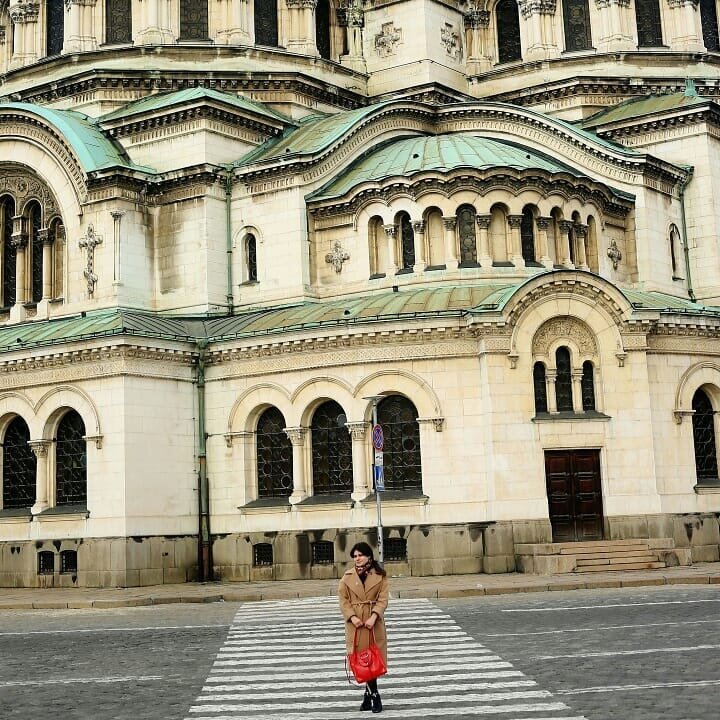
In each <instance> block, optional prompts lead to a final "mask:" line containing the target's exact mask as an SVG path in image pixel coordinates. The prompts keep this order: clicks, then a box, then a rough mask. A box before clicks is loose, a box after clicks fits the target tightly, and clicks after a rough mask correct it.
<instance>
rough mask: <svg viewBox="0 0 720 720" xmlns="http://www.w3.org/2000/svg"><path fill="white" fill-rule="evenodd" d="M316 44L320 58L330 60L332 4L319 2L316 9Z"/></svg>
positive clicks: (324, 1)
mask: <svg viewBox="0 0 720 720" xmlns="http://www.w3.org/2000/svg"><path fill="white" fill-rule="evenodd" d="M315 42H316V44H317V49H318V52H319V53H320V57H322V58H325V59H326V60H329V59H330V2H329V0H318V4H317V8H316V9H315Z"/></svg>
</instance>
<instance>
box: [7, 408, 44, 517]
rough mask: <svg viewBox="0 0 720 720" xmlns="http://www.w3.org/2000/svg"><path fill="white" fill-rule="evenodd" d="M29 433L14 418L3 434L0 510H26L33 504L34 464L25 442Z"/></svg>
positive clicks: (22, 421) (21, 420) (22, 424)
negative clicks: (1, 508) (0, 504)
mask: <svg viewBox="0 0 720 720" xmlns="http://www.w3.org/2000/svg"><path fill="white" fill-rule="evenodd" d="M29 440H30V431H29V430H28V426H27V425H26V423H25V421H24V420H23V419H22V418H21V417H16V418H14V419H13V420H12V421H11V422H10V424H9V425H8V427H7V430H6V431H5V437H4V439H3V444H2V454H3V470H2V480H3V504H2V506H3V508H5V509H14V508H28V507H30V506H31V505H32V504H33V503H34V502H35V469H36V467H37V462H36V460H35V455H33V452H32V450H31V449H30V446H29V445H28V441H29Z"/></svg>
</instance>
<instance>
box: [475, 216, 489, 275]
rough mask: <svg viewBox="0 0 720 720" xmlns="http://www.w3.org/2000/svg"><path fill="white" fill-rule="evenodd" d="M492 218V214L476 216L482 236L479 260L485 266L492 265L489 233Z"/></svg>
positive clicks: (479, 233)
mask: <svg viewBox="0 0 720 720" xmlns="http://www.w3.org/2000/svg"><path fill="white" fill-rule="evenodd" d="M490 219H491V216H490V215H476V216H475V222H476V223H477V226H478V235H479V236H480V237H479V241H480V248H479V249H480V252H479V253H478V262H479V263H480V265H482V267H484V268H489V267H492V256H491V255H490V237H489V235H488V229H489V227H490Z"/></svg>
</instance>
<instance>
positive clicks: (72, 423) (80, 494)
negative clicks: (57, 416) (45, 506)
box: [55, 410, 87, 505]
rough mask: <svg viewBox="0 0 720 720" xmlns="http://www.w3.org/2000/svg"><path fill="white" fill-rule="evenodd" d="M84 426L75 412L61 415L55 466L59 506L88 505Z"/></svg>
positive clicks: (71, 411)
mask: <svg viewBox="0 0 720 720" xmlns="http://www.w3.org/2000/svg"><path fill="white" fill-rule="evenodd" d="M84 435H85V424H84V423H83V421H82V418H81V417H80V415H78V413H77V412H75V410H70V411H69V412H67V413H65V415H63V417H62V420H60V423H59V424H58V429H57V438H56V448H55V464H56V482H57V504H58V505H76V504H77V505H80V504H82V505H84V504H85V503H86V502H87V450H86V446H85V440H84Z"/></svg>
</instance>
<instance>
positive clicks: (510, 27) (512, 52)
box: [495, 0, 522, 63]
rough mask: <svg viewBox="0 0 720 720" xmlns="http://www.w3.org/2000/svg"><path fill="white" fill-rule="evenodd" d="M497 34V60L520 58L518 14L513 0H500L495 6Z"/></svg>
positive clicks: (509, 60)
mask: <svg viewBox="0 0 720 720" xmlns="http://www.w3.org/2000/svg"><path fill="white" fill-rule="evenodd" d="M495 21H496V23H497V36H498V62H501V63H506V62H512V61H513V60H520V59H521V58H522V47H521V45H520V16H519V15H518V6H517V3H516V2H515V0H500V2H499V3H498V4H497V5H496V6H495Z"/></svg>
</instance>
